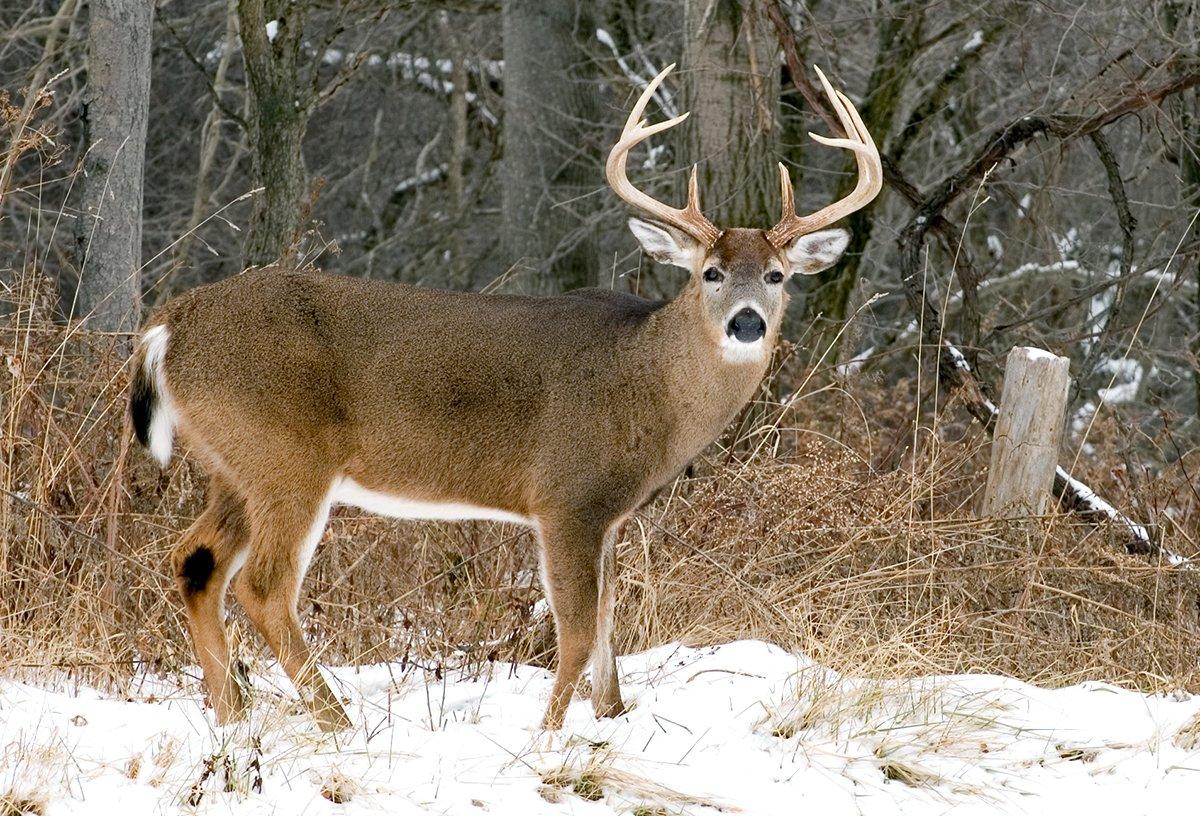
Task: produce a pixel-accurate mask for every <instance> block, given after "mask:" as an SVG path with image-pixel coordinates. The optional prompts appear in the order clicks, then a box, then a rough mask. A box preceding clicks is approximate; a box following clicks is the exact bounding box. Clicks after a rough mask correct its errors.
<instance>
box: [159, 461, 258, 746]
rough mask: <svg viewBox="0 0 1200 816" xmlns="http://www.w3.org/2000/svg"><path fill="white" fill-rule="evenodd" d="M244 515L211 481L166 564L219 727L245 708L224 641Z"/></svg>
mask: <svg viewBox="0 0 1200 816" xmlns="http://www.w3.org/2000/svg"><path fill="white" fill-rule="evenodd" d="M245 510H246V508H245V504H244V502H243V501H242V499H241V498H240V497H238V496H237V494H236V493H234V492H233V491H232V490H231V489H230V488H229V487H228V486H227V485H225V484H224V483H223V482H221V481H220V480H219V479H213V480H212V482H211V484H210V486H209V499H208V506H207V507H206V508H205V510H204V512H203V513H201V514H200V516H199V518H197V519H196V521H195V522H194V523H193V524H192V526H191V527H189V528H188V530H187V532H186V533H184V534H183V537H182V538H181V539H180V540H179V543H178V544H177V545H176V547H175V551H174V553H173V555H172V559H171V560H172V567H173V572H174V575H175V582H176V585H177V586H178V587H179V594H180V595H181V596H183V605H184V609H185V611H186V612H187V626H188V632H189V634H190V635H191V637H192V646H193V647H194V648H195V650H196V657H197V659H199V661H200V667H201V669H202V670H203V671H204V684H205V686H206V687H207V688H208V695H209V700H210V701H211V702H212V706H213V709H214V710H215V711H216V714H217V721H218V722H219V723H221V724H225V723H228V722H230V721H232V720H234V719H236V718H238V717H239V716H241V714H242V713H243V712H244V710H245V703H246V701H245V696H244V695H243V693H242V688H241V685H240V682H242V678H240V677H235V676H234V674H235V670H231V669H234V667H233V666H232V665H231V663H230V657H229V645H228V643H227V642H226V639H225V591H226V589H227V588H228V587H229V581H230V579H231V578H232V577H233V575H234V574H235V573H236V572H237V570H238V567H239V566H241V562H242V561H243V560H244V559H245V557H246V548H247V546H248V545H249V541H248V529H247V519H246V512H245Z"/></svg>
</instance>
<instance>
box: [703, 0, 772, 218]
mask: <svg viewBox="0 0 1200 816" xmlns="http://www.w3.org/2000/svg"><path fill="white" fill-rule="evenodd" d="M684 32H685V38H684V51H683V65H684V71H685V76H686V77H687V87H686V93H687V103H686V105H685V106H684V109H685V110H689V111H691V117H690V119H689V121H688V127H687V128H686V129H685V131H684V134H683V139H684V148H683V152H682V156H683V158H684V160H685V161H686V162H687V163H688V164H692V163H695V164H699V166H700V171H699V182H700V194H701V205H702V206H703V208H704V212H705V215H707V216H708V217H709V218H710V219H711V220H712V221H713V222H715V223H717V224H719V225H720V226H723V227H762V228H764V229H765V228H767V227H769V226H771V224H773V223H775V221H776V220H777V219H778V218H779V171H778V170H776V161H777V153H778V141H779V126H778V120H779V116H778V114H779V79H780V68H779V53H778V51H779V46H778V42H777V41H776V38H775V35H774V31H773V29H771V27H770V23H769V21H768V20H767V19H766V17H765V16H764V15H763V14H762V11H761V9H760V8H759V7H758V5H757V4H756V3H754V2H753V0H684ZM682 175H683V174H681V176H682ZM685 187H686V184H681V185H680V190H681V191H682V190H684V189H685Z"/></svg>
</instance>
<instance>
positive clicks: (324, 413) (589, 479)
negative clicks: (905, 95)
mask: <svg viewBox="0 0 1200 816" xmlns="http://www.w3.org/2000/svg"><path fill="white" fill-rule="evenodd" d="M671 67H673V66H671ZM671 67H668V68H667V69H666V70H664V71H663V72H662V73H661V74H659V75H658V76H657V77H656V78H655V79H654V81H653V82H651V83H650V85H649V87H647V88H646V90H645V92H644V93H643V94H642V96H641V98H640V99H639V100H638V101H637V104H636V105H635V106H634V108H633V112H632V113H631V114H630V116H629V120H628V122H627V123H626V125H625V129H624V132H623V133H622V134H621V138H620V140H619V141H618V143H617V144H616V145H615V146H614V147H613V149H612V152H611V153H610V154H609V157H608V164H607V168H606V170H607V176H608V181H609V183H610V184H611V185H612V188H613V191H614V192H616V194H617V195H618V196H620V197H621V198H622V199H624V200H625V201H626V202H628V203H629V204H630V205H632V206H634V207H636V208H638V209H640V210H642V211H643V212H644V213H645V214H647V215H649V216H650V217H651V218H653V219H655V220H654V221H639V220H636V219H631V220H630V222H629V224H630V227H631V228H632V230H633V232H634V234H635V235H636V236H637V238H638V240H639V241H640V242H641V245H642V247H643V248H644V249H645V251H646V252H648V253H649V254H650V255H651V256H652V257H654V258H655V259H656V260H659V261H662V262H664V263H669V264H674V265H675V266H681V267H683V268H684V269H687V270H688V272H689V273H690V278H689V279H688V282H687V284H686V285H685V286H684V287H683V289H682V291H681V292H680V293H679V295H678V296H677V297H675V298H674V299H673V300H670V301H667V302H651V301H648V300H643V299H641V298H638V297H634V296H632V295H628V294H621V293H617V292H611V291H604V290H583V291H577V292H570V293H568V294H565V295H559V296H556V297H542V298H538V297H523V296H515V295H481V294H470V293H460V292H442V291H433V290H428V289H421V288H414V287H411V286H401V285H398V284H391V283H384V282H380V281H372V280H360V279H355V278H344V277H337V276H332V275H320V274H305V273H298V272H283V271H276V270H264V271H257V272H249V273H246V274H243V275H239V276H236V277H233V278H229V279H227V280H224V281H221V282H219V283H215V284H212V285H210V286H204V287H201V288H198V289H195V290H193V291H190V292H188V293H186V294H184V295H182V296H181V297H179V298H177V299H175V300H174V301H172V302H171V303H169V304H167V305H166V306H165V307H164V308H163V309H162V310H160V311H159V312H158V313H157V314H155V315H154V316H153V317H152V318H151V319H150V320H149V321H148V322H147V324H146V327H145V329H144V331H143V333H142V335H141V339H140V342H139V344H138V348H137V352H136V355H135V375H134V382H133V389H132V397H131V411H132V416H133V422H134V427H135V429H136V432H137V435H138V438H139V440H140V441H141V442H142V443H143V444H146V445H148V446H149V448H150V451H151V453H152V454H153V455H154V456H155V457H156V458H157V459H158V460H159V461H160V462H162V463H163V464H166V462H167V460H168V459H169V457H170V455H171V447H172V439H173V436H174V434H175V433H176V432H178V434H179V435H180V437H181V438H182V439H183V440H184V441H185V442H186V443H187V445H188V447H189V448H190V450H191V452H192V453H193V454H194V455H195V456H196V457H197V458H198V459H199V460H200V461H201V462H202V463H203V464H204V466H205V468H206V470H207V471H208V473H209V474H210V476H211V484H210V496H209V501H208V507H207V509H205V511H204V512H203V513H202V514H201V515H200V517H199V518H197V519H196V521H195V523H194V524H193V525H192V526H191V528H190V529H189V530H188V531H187V532H186V533H185V534H184V535H183V537H182V539H181V540H180V542H179V544H178V546H177V548H176V549H175V555H174V565H173V566H174V571H175V575H176V579H177V581H178V585H179V589H180V592H181V593H182V595H183V600H184V603H185V605H186V608H187V621H188V627H189V630H190V633H191V636H192V639H193V642H194V645H195V648H196V653H197V656H198V657H199V660H200V663H201V666H202V667H203V670H204V679H205V683H206V685H207V687H208V691H209V694H210V697H211V700H212V703H213V706H214V707H215V709H216V712H217V716H218V718H219V720H220V721H222V722H225V721H228V720H230V719H231V718H233V717H235V716H237V715H238V714H239V713H240V712H241V711H242V709H243V705H244V699H243V693H242V691H241V688H240V686H239V684H238V682H237V681H236V680H235V678H233V677H231V672H230V657H229V653H228V648H227V645H226V640H225V630H224V622H223V605H224V596H225V592H226V589H227V587H228V586H229V584H230V583H231V581H232V583H233V588H234V592H235V593H236V595H237V597H238V599H239V600H240V601H241V603H242V606H244V607H245V610H246V613H247V614H248V616H249V618H250V620H251V621H252V622H253V623H254V625H255V626H256V627H257V628H258V630H259V631H260V632H261V633H262V635H263V637H264V638H265V639H266V641H267V643H268V644H269V645H270V647H271V649H272V650H273V651H274V652H275V654H276V655H277V656H278V658H279V660H280V662H281V663H282V665H283V667H284V669H285V670H286V671H287V672H288V674H289V675H290V676H291V678H292V679H293V681H294V682H295V683H296V686H297V688H298V689H299V690H300V692H301V694H302V695H309V696H311V701H310V704H311V706H312V709H313V711H314V714H315V716H316V717H317V720H318V722H319V723H320V724H321V726H322V727H323V728H326V729H335V728H340V727H343V726H345V725H347V724H348V722H349V721H348V719H347V717H346V714H345V712H344V710H343V708H342V705H341V702H340V701H339V699H338V698H337V697H336V696H335V695H334V694H333V692H332V691H331V690H330V689H329V687H328V686H327V685H326V683H325V681H324V679H323V678H322V676H321V674H320V673H319V672H318V671H317V669H316V667H315V666H314V664H313V660H312V657H311V655H310V652H309V649H308V647H307V646H306V645H305V642H304V638H303V635H302V633H301V629H300V626H299V623H298V619H297V615H296V604H297V597H298V595H299V592H300V584H301V581H302V580H303V578H304V574H305V571H306V570H307V568H308V565H309V561H310V560H311V558H312V555H313V551H314V549H315V548H316V546H317V542H318V541H319V540H320V538H321V533H322V531H323V530H324V528H325V522H326V519H327V517H328V515H329V509H330V507H331V506H332V505H335V504H350V505H354V506H357V507H361V508H364V509H367V510H371V511H377V512H379V513H383V514H387V515H390V516H399V517H405V518H423V519H499V520H502V521H510V522H516V523H519V524H525V525H529V526H530V527H532V528H533V529H534V530H536V532H537V538H538V541H539V542H540V548H541V551H540V553H539V555H540V558H541V564H542V580H543V584H544V587H545V590H546V595H547V597H548V598H549V600H550V604H551V608H552V610H553V613H554V620H555V623H556V625H557V633H558V672H557V676H556V678H555V683H554V689H553V692H552V693H551V696H550V701H549V705H548V708H547V710H546V716H545V726H546V727H547V728H557V727H558V726H560V725H561V723H562V720H563V715H564V713H565V711H566V708H567V705H568V703H569V702H570V700H571V696H572V693H573V692H574V689H575V686H576V683H577V681H578V680H579V677H580V674H581V673H582V671H583V669H584V668H585V667H586V666H587V664H588V662H589V660H590V661H591V664H592V670H593V673H592V688H593V692H592V702H593V705H594V707H595V713H596V715H597V716H610V715H615V714H617V713H619V712H621V711H622V702H621V692H620V688H619V686H618V683H617V672H616V663H615V660H614V655H613V648H612V635H611V630H612V616H613V602H614V599H613V592H614V555H613V549H614V541H615V539H616V537H617V535H618V530H619V529H620V527H621V524H622V523H623V522H624V521H625V519H626V518H628V517H629V516H630V514H632V513H633V512H634V511H635V510H636V509H637V508H638V507H639V506H641V505H642V504H643V503H645V502H646V501H648V500H649V499H650V498H651V497H652V496H653V495H654V494H655V493H656V492H657V491H658V490H659V489H660V488H661V487H663V486H664V485H665V484H667V483H668V482H669V481H670V480H671V479H672V478H674V477H675V476H676V474H678V473H679V472H680V471H681V470H683V468H684V467H685V466H686V465H687V463H688V462H689V461H690V460H691V459H692V458H693V457H695V456H696V455H697V454H698V453H700V451H701V450H702V449H703V448H704V447H705V446H706V445H708V444H710V443H711V442H712V441H713V440H714V439H716V438H717V436H718V435H719V434H720V433H721V431H722V430H723V429H724V428H725V426H726V425H727V424H728V423H729V421H730V420H731V419H732V418H733V417H734V415H735V414H736V413H737V412H738V411H739V410H740V409H741V408H742V407H743V406H744V405H745V404H746V403H747V401H748V400H749V399H750V398H751V396H752V395H753V394H754V391H755V389H756V388H757V387H758V384H759V382H760V380H761V379H762V377H763V375H764V373H765V372H766V368H767V365H768V361H769V359H770V355H771V349H772V346H773V344H774V342H775V338H776V334H777V331H778V328H779V323H780V320H781V317H782V314H783V310H784V305H785V302H786V300H787V296H786V294H785V293H784V287H783V282H784V280H786V279H787V278H788V277H789V276H790V275H792V274H795V273H800V274H812V273H815V272H818V271H820V270H822V269H824V268H825V267H827V266H829V265H830V264H832V263H834V262H835V261H836V260H837V259H838V257H839V256H840V255H841V253H842V251H843V249H844V248H845V246H846V242H847V239H848V236H847V234H846V233H845V232H843V231H841V230H831V231H827V232H817V231H816V230H819V229H821V228H822V227H825V226H827V225H828V224H830V223H832V222H833V221H836V220H837V219H839V218H841V217H842V216H844V215H847V214H849V213H851V212H853V211H854V210H856V209H858V208H860V207H862V206H864V205H866V204H867V203H868V202H869V201H870V200H871V199H872V198H874V197H875V195H876V194H877V193H878V192H879V189H880V184H881V180H882V168H881V165H880V161H879V154H878V152H877V151H876V149H875V144H874V143H873V142H872V140H871V136H870V134H868V133H867V130H866V128H865V127H864V126H863V123H862V120H861V119H860V118H859V116H858V112H857V111H856V110H855V109H854V106H853V105H852V104H851V103H850V101H849V100H848V99H847V98H846V97H845V96H844V95H842V94H841V93H837V92H835V91H834V90H833V89H832V88H831V87H830V86H829V83H828V82H827V81H826V80H825V77H824V76H823V75H822V76H821V82H822V83H823V85H824V87H825V92H826V94H828V97H829V101H830V103H831V104H832V106H833V108H834V110H836V111H837V113H838V116H839V118H840V120H841V123H842V127H843V128H844V129H845V132H846V134H847V138H844V139H827V138H824V137H820V136H814V137H813V138H815V139H817V140H818V141H820V142H822V143H824V144H829V145H834V146H837V147H843V148H847V149H849V150H852V151H854V153H855V155H856V156H857V159H858V174H859V180H858V186H857V188H856V189H855V190H854V192H853V193H852V194H851V195H850V196H848V197H847V198H845V199H844V200H842V201H839V202H837V203H835V204H833V205H831V206H828V207H825V208H824V209H822V210H820V211H819V212H817V213H814V214H812V215H808V216H798V215H796V212H795V210H794V207H793V196H792V187H791V181H790V179H789V178H788V174H787V171H786V170H785V169H784V168H783V166H782V165H780V179H781V183H782V192H783V216H782V218H781V219H780V221H779V223H778V224H776V225H775V226H774V227H772V228H771V229H770V230H765V231H764V230H760V229H743V228H735V229H720V228H718V227H716V226H714V225H713V224H712V223H711V222H710V221H708V220H707V219H706V218H705V217H704V216H703V215H702V214H701V213H700V206H699V201H698V197H697V191H696V184H695V171H694V170H693V172H692V183H691V185H690V189H689V192H688V204H687V206H686V207H685V208H684V209H674V208H672V207H668V206H666V205H665V204H662V203H660V202H658V201H655V200H654V199H652V198H651V197H650V196H648V195H646V194H645V193H643V192H641V191H640V190H638V189H636V188H635V187H634V186H633V185H632V184H631V183H630V181H629V179H628V178H627V177H626V174H625V165H626V159H627V157H628V155H629V151H630V150H631V149H632V148H633V147H634V146H635V145H637V144H638V143H639V142H641V141H643V140H644V139H646V138H648V137H649V136H651V135H653V134H655V133H659V132H661V131H663V130H666V129H667V128H670V127H672V126H674V125H676V124H678V123H679V122H680V121H682V120H683V119H684V117H685V116H686V114H684V116H679V117H676V118H675V119H672V120H670V121H666V122H662V123H660V124H656V125H650V126H647V125H646V124H645V123H644V122H643V121H642V120H641V117H642V113H643V111H644V110H645V108H646V104H647V103H648V102H649V100H650V98H651V95H652V94H653V93H654V90H655V88H657V87H658V85H659V83H660V82H662V80H663V78H664V77H665V76H666V75H667V73H668V72H669V71H670V70H671Z"/></svg>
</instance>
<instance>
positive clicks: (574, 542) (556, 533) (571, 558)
mask: <svg viewBox="0 0 1200 816" xmlns="http://www.w3.org/2000/svg"><path fill="white" fill-rule="evenodd" d="M604 530H605V527H604V526H603V525H588V524H580V523H574V522H572V523H566V524H546V523H544V522H543V526H542V531H541V539H542V553H541V555H542V574H543V582H544V584H545V587H546V594H547V596H548V597H549V599H550V608H551V610H552V611H553V612H554V623H555V627H556V629H557V634H558V671H557V672H556V674H555V677H554V690H553V691H552V692H551V693H550V704H549V706H547V708H546V716H545V719H544V720H543V721H542V724H543V726H544V727H546V728H548V729H557V728H561V727H562V723H563V717H564V716H565V714H566V712H567V706H569V705H570V703H571V697H572V695H574V693H575V686H576V685H577V684H578V682H579V676H580V675H581V674H582V673H583V670H584V669H585V668H586V667H587V664H588V661H589V660H590V659H591V657H592V651H593V647H594V646H595V644H596V633H597V612H598V611H599V600H600V597H599V594H600V593H599V579H600V570H601V560H600V556H601V553H602V551H603V543H604V537H605V532H604ZM614 673H615V672H614ZM608 679H610V678H609V677H607V676H605V677H604V678H603V680H602V682H603V681H604V680H608ZM613 679H615V678H613ZM605 694H606V695H607V696H608V697H611V695H612V692H611V690H608V689H606V690H605ZM618 694H619V692H618Z"/></svg>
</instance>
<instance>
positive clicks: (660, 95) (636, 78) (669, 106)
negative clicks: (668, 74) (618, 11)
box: [596, 28, 678, 119]
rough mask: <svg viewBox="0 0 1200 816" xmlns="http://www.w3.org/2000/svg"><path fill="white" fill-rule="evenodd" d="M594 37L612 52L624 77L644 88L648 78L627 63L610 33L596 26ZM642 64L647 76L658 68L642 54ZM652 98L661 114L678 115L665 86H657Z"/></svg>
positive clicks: (673, 100)
mask: <svg viewBox="0 0 1200 816" xmlns="http://www.w3.org/2000/svg"><path fill="white" fill-rule="evenodd" d="M596 39H597V40H599V41H600V44H601V45H603V46H604V47H605V48H607V49H608V50H609V51H611V52H612V55H613V59H615V60H616V61H617V66H618V67H619V68H620V69H621V73H623V74H624V75H625V78H626V79H628V80H629V81H630V83H632V84H633V86H634V87H635V88H638V89H641V90H644V89H645V87H646V85H647V84H649V82H650V80H649V79H648V78H647V77H645V76H642V75H641V74H640V73H638V71H637V69H635V68H634V67H632V66H631V65H630V64H629V61H628V60H626V59H625V57H624V56H623V55H622V54H621V52H620V50H618V49H617V43H616V42H615V41H614V40H613V38H612V35H611V34H609V33H608V32H607V31H606V30H604V29H603V28H597V29H596ZM642 64H643V65H644V66H645V68H646V70H647V71H649V76H651V77H653V76H656V75H657V74H658V69H656V68H654V67H653V66H651V65H650V61H649V60H647V59H646V57H645V56H644V55H643V56H642ZM654 99H655V101H656V102H658V106H659V108H661V109H662V112H663V115H664V116H666V117H667V118H668V119H673V118H675V116H677V115H678V114H677V112H676V109H675V96H674V94H672V93H671V92H670V91H669V90H667V88H666V87H665V86H663V85H659V86H658V89H657V90H656V91H655V92H654Z"/></svg>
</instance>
